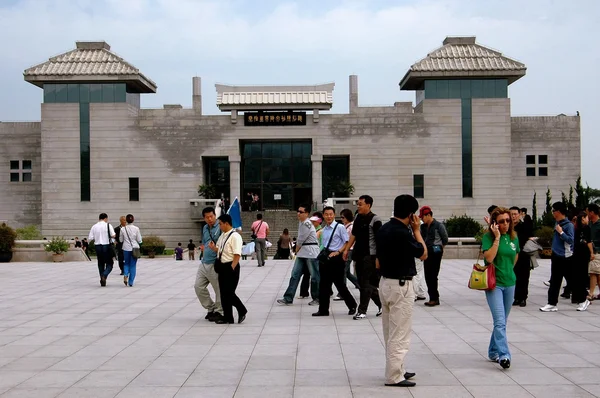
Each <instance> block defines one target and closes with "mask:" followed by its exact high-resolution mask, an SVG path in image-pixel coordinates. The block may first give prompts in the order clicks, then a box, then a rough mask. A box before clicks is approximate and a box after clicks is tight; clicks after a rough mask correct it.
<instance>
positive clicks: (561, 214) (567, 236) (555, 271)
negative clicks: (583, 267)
mask: <svg viewBox="0 0 600 398" xmlns="http://www.w3.org/2000/svg"><path fill="white" fill-rule="evenodd" d="M566 214H567V206H566V205H565V204H564V203H562V202H556V203H554V204H553V205H552V215H553V216H554V220H556V225H555V227H554V235H552V257H551V260H550V261H551V266H550V267H551V268H550V287H549V288H548V304H546V305H545V306H543V307H542V308H540V311H542V312H556V311H558V307H557V306H556V304H558V294H559V293H560V284H561V283H562V280H563V277H564V278H565V279H566V280H567V284H570V283H571V282H570V279H571V272H570V267H571V257H572V256H573V245H574V242H575V229H574V228H573V223H571V221H569V220H568V219H567V217H566Z"/></svg>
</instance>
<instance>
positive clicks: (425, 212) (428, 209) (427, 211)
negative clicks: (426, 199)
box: [419, 206, 433, 218]
mask: <svg viewBox="0 0 600 398" xmlns="http://www.w3.org/2000/svg"><path fill="white" fill-rule="evenodd" d="M431 213H433V212H432V211H431V207H429V206H423V207H421V210H420V211H419V218H423V217H424V216H426V215H428V214H431Z"/></svg>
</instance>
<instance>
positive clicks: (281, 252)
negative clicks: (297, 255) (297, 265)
mask: <svg viewBox="0 0 600 398" xmlns="http://www.w3.org/2000/svg"><path fill="white" fill-rule="evenodd" d="M291 242H292V238H290V231H289V230H288V229H287V228H285V229H284V230H283V233H282V234H281V235H280V236H279V240H278V241H277V256H278V257H279V258H280V259H282V260H288V259H289V258H290V246H291Z"/></svg>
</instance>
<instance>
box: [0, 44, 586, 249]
mask: <svg viewBox="0 0 600 398" xmlns="http://www.w3.org/2000/svg"><path fill="white" fill-rule="evenodd" d="M525 72H526V67H525V65H524V64H522V63H520V62H518V61H515V60H513V59H511V58H508V57H506V56H504V55H503V54H502V53H500V52H498V51H496V50H493V49H490V48H488V47H485V46H483V45H481V44H478V43H476V41H475V37H447V38H446V39H445V40H444V41H443V44H442V46H441V47H439V48H437V49H436V50H434V51H432V52H431V53H429V54H427V56H426V57H425V58H423V59H421V60H420V61H418V62H416V63H415V64H414V65H412V66H410V68H409V69H408V71H407V72H406V73H405V74H404V75H403V77H402V78H401V80H400V83H399V88H400V90H410V91H414V92H415V102H414V103H413V102H396V103H394V104H393V105H390V106H377V107H369V106H361V105H359V96H358V77H357V76H354V75H353V76H350V77H349V87H350V90H349V112H348V113H344V114H332V113H329V111H330V109H331V107H332V105H333V92H334V83H330V84H322V85H306V86H230V85H221V84H217V85H216V86H215V88H216V91H217V106H218V108H219V110H220V111H222V112H223V114H222V115H204V114H203V111H202V91H201V79H200V77H193V78H192V86H193V87H192V88H193V89H192V92H193V96H192V107H191V108H183V107H182V106H181V105H164V108H162V109H142V108H140V96H141V95H147V94H152V93H155V92H156V90H157V85H156V83H155V82H153V81H152V80H151V79H150V78H148V77H146V76H145V75H144V74H142V73H141V72H140V70H139V69H137V68H135V67H134V66H132V65H131V64H130V63H128V62H127V61H125V60H124V59H123V58H121V57H119V56H118V55H116V54H115V53H113V52H112V51H111V48H110V46H109V45H108V44H107V43H105V42H77V43H76V48H75V49H74V50H71V51H69V52H66V53H64V54H61V55H58V56H55V57H52V58H50V59H49V60H48V61H47V62H44V63H42V64H39V65H36V66H33V67H31V68H29V69H27V70H25V72H24V78H25V81H26V82H29V83H31V84H34V85H36V86H38V87H40V89H41V90H43V103H42V104H41V118H40V121H39V122H17V123H8V122H0V139H1V140H2V147H1V149H0V159H1V162H0V164H4V165H5V167H6V169H5V171H4V173H3V175H4V177H3V178H2V179H1V180H0V181H1V184H2V188H1V189H0V220H4V221H8V223H9V224H10V225H12V226H13V227H20V226H24V225H31V224H35V225H38V226H40V227H41V230H42V233H43V234H44V235H45V236H52V235H66V234H68V235H80V236H81V235H85V234H86V233H87V231H89V228H90V226H91V225H92V224H93V223H94V222H95V221H97V218H98V214H99V213H100V212H106V213H108V214H109V216H110V217H111V221H112V222H113V223H118V221H117V218H118V216H119V215H123V214H126V213H132V214H134V215H135V216H136V223H137V224H138V225H140V227H141V228H142V229H143V230H144V231H145V233H146V234H150V233H152V234H157V235H159V236H161V237H163V238H164V239H165V240H167V242H168V244H173V243H174V242H178V241H183V240H184V239H189V238H190V237H195V238H196V239H197V236H198V227H199V225H198V222H199V221H200V220H199V218H198V216H197V211H196V213H194V211H191V209H190V207H191V206H194V205H195V204H194V201H193V200H194V199H198V192H197V191H198V187H199V185H202V184H204V185H211V186H213V187H214V188H215V193H216V196H218V197H221V196H222V197H228V198H230V199H231V200H233V198H235V197H239V198H240V200H241V201H242V203H245V199H246V198H247V197H248V194H249V193H253V194H258V195H259V208H260V209H261V210H264V211H269V210H292V211H294V210H295V209H296V207H297V206H299V205H300V204H305V203H306V204H312V205H313V206H315V207H318V206H319V204H321V203H322V202H323V201H324V200H325V199H326V198H328V197H333V196H336V197H343V196H345V195H347V191H348V186H349V185H352V186H353V187H354V189H355V191H354V195H353V196H354V197H356V196H359V195H362V194H369V195H371V196H373V197H374V198H375V206H374V209H373V210H374V211H375V212H377V213H379V214H383V215H386V216H387V215H390V214H391V210H392V204H393V199H394V197H395V196H397V195H399V194H401V193H410V194H412V195H414V196H415V197H417V198H418V199H419V202H420V203H421V204H427V205H430V206H431V207H432V208H433V209H434V212H435V215H436V218H438V219H445V218H447V217H449V216H451V215H453V214H455V215H462V214H469V215H471V216H473V217H476V218H477V219H480V218H481V217H482V216H483V215H484V214H485V212H486V209H487V207H488V206H489V205H490V204H492V203H493V204H497V205H517V206H523V207H529V208H530V207H531V203H532V197H533V194H534V192H537V193H538V197H540V198H543V195H544V193H545V191H546V189H547V188H550V189H551V191H552V192H554V193H555V195H556V194H559V192H560V191H565V192H568V189H569V185H570V184H573V183H574V181H575V180H576V178H577V177H578V176H579V174H580V169H581V151H580V120H579V116H567V115H564V114H561V115H558V116H550V117H549V116H532V117H512V116H511V109H510V98H509V95H508V94H509V86H510V85H511V84H513V83H515V82H517V80H519V79H520V78H522V77H524V76H525ZM517 84H518V82H517ZM565 143H568V147H567V146H566V145H565ZM194 214H196V215H194ZM284 227H290V226H281V228H277V229H278V230H281V229H282V228H284ZM291 227H292V228H294V229H295V226H291Z"/></svg>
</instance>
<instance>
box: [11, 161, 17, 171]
mask: <svg viewBox="0 0 600 398" xmlns="http://www.w3.org/2000/svg"><path fill="white" fill-rule="evenodd" d="M10 169H11V170H19V161H18V160H11V161H10Z"/></svg>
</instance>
